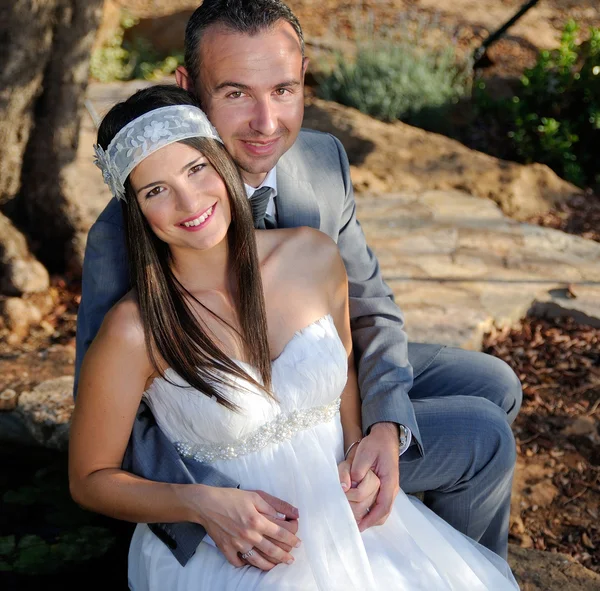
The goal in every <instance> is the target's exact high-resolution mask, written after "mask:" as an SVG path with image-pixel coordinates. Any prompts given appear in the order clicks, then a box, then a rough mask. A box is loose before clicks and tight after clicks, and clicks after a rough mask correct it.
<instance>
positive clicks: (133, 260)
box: [98, 86, 271, 410]
mask: <svg viewBox="0 0 600 591" xmlns="http://www.w3.org/2000/svg"><path fill="white" fill-rule="evenodd" d="M172 104H195V101H194V99H193V97H191V96H190V95H189V94H188V93H187V92H185V91H184V90H182V89H180V88H177V87H172V86H154V87H151V88H148V89H145V90H142V91H139V92H137V93H136V94H135V95H133V96H132V97H131V98H130V99H128V100H127V101H125V102H123V103H119V104H118V105H115V107H113V109H111V111H109V113H108V114H107V115H106V117H105V118H104V120H103V121H102V124H101V126H100V129H99V131H98V143H99V144H100V145H101V146H102V147H103V148H105V149H106V147H107V146H108V144H109V143H110V141H111V140H112V138H113V137H114V136H115V135H116V133H117V132H118V131H119V129H121V128H122V127H124V126H125V125H126V124H127V123H128V122H129V121H132V120H133V119H136V118H137V117H139V116H140V115H142V114H143V113H145V112H148V111H150V110H153V109H156V108H159V107H164V106H169V105H172ZM181 143H184V144H186V145H188V146H191V147H192V148H195V149H196V150H198V151H199V152H201V153H202V154H203V155H204V156H205V157H206V159H207V160H208V161H209V163H210V164H211V165H212V166H213V167H214V169H215V170H216V171H217V173H218V174H219V175H220V176H221V178H222V179H223V181H224V183H225V187H226V189H227V192H228V194H229V202H230V207H231V224H230V226H229V230H228V233H227V241H228V256H229V272H230V273H231V279H232V285H233V294H232V296H233V299H234V303H235V307H236V312H237V316H238V323H239V330H236V332H237V333H238V336H239V338H240V340H241V341H242V344H243V350H244V353H245V356H246V359H247V360H248V363H250V365H251V366H253V367H254V368H255V369H256V370H257V371H258V375H259V376H260V380H261V381H257V380H256V379H255V378H254V377H252V376H251V375H250V374H249V373H248V372H247V371H245V370H244V369H243V368H242V367H240V365H239V364H238V363H236V361H235V360H234V359H231V358H230V357H228V356H227V355H226V354H225V353H224V352H223V351H222V350H221V348H220V347H219V346H218V345H217V344H216V343H215V342H214V341H213V340H211V338H210V336H209V334H208V332H207V330H206V329H205V328H204V327H203V326H202V324H201V322H200V321H199V319H198V317H197V315H196V314H194V312H193V309H192V305H191V304H192V302H196V303H197V304H198V305H200V306H201V307H202V308H204V309H205V310H206V311H207V312H208V313H210V314H212V315H213V316H216V317H217V318H219V317H218V316H217V315H216V314H215V313H214V312H213V311H211V310H210V309H208V308H207V307H206V306H205V305H203V304H202V302H200V301H199V300H198V299H197V298H195V297H194V296H193V295H192V294H191V293H190V292H189V291H188V290H187V289H186V288H185V286H184V285H182V284H181V282H180V281H179V280H178V279H177V277H176V276H175V274H174V273H173V271H172V267H171V263H172V258H171V251H170V249H169V246H168V244H166V243H165V242H163V241H162V240H160V239H159V238H158V237H157V236H156V234H154V232H153V231H152V229H151V227H150V225H149V224H148V222H147V220H146V218H145V217H144V215H143V213H142V211H141V208H140V205H139V203H138V201H137V198H136V195H135V193H134V192H133V189H132V187H131V184H130V183H129V180H127V181H126V201H125V202H124V203H123V217H124V221H125V235H126V240H127V256H128V263H129V274H130V287H131V288H133V289H135V292H136V295H137V299H138V303H139V308H140V315H141V319H142V323H143V327H144V334H145V338H146V347H147V350H148V355H149V357H150V360H151V362H152V365H153V366H154V368H155V370H156V372H157V373H158V374H159V375H160V376H161V377H163V378H164V379H167V380H168V377H167V376H166V375H165V372H164V369H163V363H166V366H167V367H170V368H171V369H173V370H174V371H175V372H176V373H177V374H178V375H179V376H180V377H181V378H183V379H184V380H185V381H186V382H187V383H188V384H189V385H190V386H191V387H192V388H195V389H197V390H198V391H200V392H202V393H203V394H206V395H207V396H214V397H215V398H216V400H217V401H218V402H219V403H221V404H223V405H224V406H226V407H228V408H230V409H232V410H235V409H237V406H236V405H235V404H234V403H232V402H231V401H230V400H229V399H228V398H227V396H226V394H225V392H226V390H227V388H228V387H231V386H232V385H233V384H234V378H241V379H242V380H246V381H248V382H249V383H251V384H253V385H255V386H257V387H259V388H260V389H262V390H263V391H264V392H265V393H266V394H268V395H271V393H270V389H271V356H270V351H269V342H268V337H267V319H266V312H265V300H264V294H263V289H262V281H261V275H260V269H259V262H258V254H257V249H256V241H255V237H254V227H253V222H252V213H251V209H250V204H249V202H248V199H247V197H246V192H245V190H244V185H243V181H242V178H241V176H240V173H239V171H238V169H237V167H236V165H235V163H234V162H233V160H232V159H231V156H230V155H229V154H228V152H227V150H226V149H225V147H224V146H223V145H222V144H221V143H220V142H218V141H216V140H213V139H209V138H190V139H185V140H181ZM221 321H223V322H225V321H224V320H223V319H221ZM225 323H226V324H228V326H230V327H231V325H230V324H229V323H227V322H225ZM231 328H233V327H231ZM169 381H170V382H171V383H173V382H172V381H171V380H169ZM261 382H262V383H261ZM237 387H238V388H239V385H238V386H237Z"/></svg>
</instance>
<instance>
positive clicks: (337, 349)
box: [129, 316, 518, 591]
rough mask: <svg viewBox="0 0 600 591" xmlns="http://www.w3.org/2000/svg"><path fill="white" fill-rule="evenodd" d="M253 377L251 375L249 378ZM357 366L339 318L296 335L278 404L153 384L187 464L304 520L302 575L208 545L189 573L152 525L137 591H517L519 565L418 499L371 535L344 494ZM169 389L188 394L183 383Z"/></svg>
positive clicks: (136, 574)
mask: <svg viewBox="0 0 600 591" xmlns="http://www.w3.org/2000/svg"><path fill="white" fill-rule="evenodd" d="M247 369H248V371H252V370H251V368H249V367H248V368H247ZM346 371H347V358H346V352H345V350H344V347H343V345H342V343H341V341H340V339H339V337H338V334H337V332H336V329H335V325H334V323H333V320H332V318H331V317H330V316H325V317H324V318H321V319H320V320H318V321H316V322H314V323H313V324H311V325H309V326H307V327H306V328H305V329H303V330H301V331H299V332H297V333H296V334H295V335H294V337H293V338H292V340H291V341H290V342H289V343H288V345H287V346H286V347H285V349H284V351H283V352H282V353H281V355H280V356H279V357H278V358H277V359H276V360H275V361H274V362H273V391H274V393H275V395H276V396H277V398H278V401H279V402H278V403H276V402H273V401H271V400H269V399H268V398H267V397H266V396H265V395H264V394H262V393H260V392H257V391H254V390H253V391H250V392H249V391H248V390H247V389H240V391H232V392H230V393H229V398H230V399H231V400H233V401H235V402H236V403H237V404H238V405H239V406H240V407H241V409H242V410H243V412H241V413H234V412H231V411H229V410H227V409H226V408H225V407H224V406H222V405H219V404H218V403H217V402H216V401H215V400H214V399H212V398H208V397H207V396H205V395H203V394H201V393H199V392H197V391H195V390H192V389H190V388H187V389H182V388H178V387H175V386H173V385H172V384H170V383H169V382H167V381H166V380H164V379H162V378H158V379H156V380H154V382H153V383H152V385H151V386H150V388H149V389H148V390H147V391H146V393H145V394H144V396H145V398H146V399H147V400H148V403H149V404H150V405H151V407H152V410H153V411H154V416H155V417H156V420H157V422H158V424H159V426H160V427H161V429H162V430H163V431H164V432H165V433H166V434H167V436H168V437H169V439H171V441H173V442H176V443H177V446H178V449H179V451H180V453H181V454H184V455H185V454H187V455H195V457H196V458H197V459H199V460H201V461H205V462H206V461H209V462H212V464H213V465H214V467H215V468H217V469H218V470H220V471H221V472H223V473H225V474H227V475H228V476H230V477H231V478H233V479H234V480H236V481H237V482H239V483H240V484H241V487H242V488H244V489H261V490H264V491H266V492H268V493H270V494H272V495H275V496H277V497H279V498H281V499H284V500H286V501H288V502H290V503H292V504H293V505H295V506H296V507H298V509H299V511H300V520H299V533H298V536H299V537H300V539H301V540H302V546H301V547H300V548H298V549H295V550H293V551H292V553H293V556H294V557H295V562H294V564H293V565H291V566H288V565H278V566H276V567H275V568H274V569H272V570H271V571H269V572H267V573H265V572H262V571H260V570H258V569H257V568H254V567H250V566H246V567H243V568H236V567H233V566H232V565H230V564H229V563H228V562H227V560H226V559H225V557H224V555H223V554H222V553H221V552H220V551H219V550H218V549H217V548H216V547H215V546H214V545H211V544H210V543H207V542H202V543H201V544H200V545H199V547H198V550H197V551H196V553H195V554H194V556H193V557H192V558H191V559H190V561H189V562H188V564H187V565H186V566H185V567H181V565H180V564H179V563H178V562H177V560H176V559H175V558H174V557H173V555H172V554H171V552H170V551H169V549H168V548H167V546H166V545H165V544H164V543H163V542H161V541H160V540H159V539H158V538H157V537H156V536H154V534H153V533H152V532H151V531H150V530H149V529H148V527H147V526H146V525H144V524H139V525H138V526H137V527H136V530H135V533H134V536H133V539H132V541H131V546H130V550H129V584H130V588H131V589H133V590H134V591H142V590H146V589H151V590H156V591H166V590H169V591H170V590H179V591H192V590H206V591H230V590H234V589H235V590H239V591H252V590H258V589H260V590H272V591H292V590H298V591H300V590H301V591H313V590H314V591H316V590H319V591H338V590H339V591H367V590H382V589H383V590H385V591H392V590H403V591H404V590H406V591H413V590H415V591H416V590H423V591H434V590H442V589H443V590H450V589H452V590H456V591H467V590H468V591H475V590H477V591H479V590H482V591H483V590H488V591H503V590H513V589H518V586H517V584H516V582H515V580H514V578H513V576H512V573H511V572H510V569H509V568H508V565H507V564H506V563H505V562H504V561H503V560H501V559H500V558H499V557H498V556H496V555H495V554H493V553H492V552H490V551H489V550H487V549H486V548H483V547H482V546H480V545H479V544H476V543H475V542H473V541H471V540H469V539H468V538H467V537H465V536H463V535H462V534H460V533H458V532H457V531H456V530H454V529H453V528H451V527H450V526H449V525H448V524H446V522H444V521H442V520H441V519H440V518H439V517H437V516H436V515H435V514H434V513H432V512H431V511H429V509H427V508H426V507H425V506H424V505H423V504H422V503H421V502H419V501H418V500H416V499H414V498H412V497H408V496H407V495H405V494H404V493H403V492H400V493H399V494H398V497H397V499H396V501H395V505H394V509H393V511H392V514H391V515H390V517H389V518H388V520H387V521H386V523H385V524H384V525H382V526H379V527H373V528H371V529H369V530H367V531H366V532H364V533H362V534H361V533H360V532H359V530H358V527H357V525H356V522H355V520H354V518H353V515H352V512H351V510H350V506H349V504H348V501H347V500H346V497H345V495H344V492H343V491H342V488H341V486H340V483H339V478H338V470H337V464H338V462H340V461H341V460H342V458H343V449H342V448H343V441H342V427H341V423H340V417H339V410H338V409H339V397H340V394H341V392H342V390H343V388H344V385H345V383H346ZM168 377H169V379H171V380H172V381H174V382H175V383H179V384H184V382H183V381H182V380H181V378H180V377H179V376H177V375H176V374H175V372H173V371H170V372H169V374H168Z"/></svg>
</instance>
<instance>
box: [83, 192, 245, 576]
mask: <svg viewBox="0 0 600 591" xmlns="http://www.w3.org/2000/svg"><path fill="white" fill-rule="evenodd" d="M128 287H129V280H128V269H127V254H126V246H125V235H124V232H123V220H122V213H121V206H120V204H119V203H118V202H117V201H116V199H112V200H111V202H110V203H109V204H108V206H107V207H106V209H105V210H104V211H103V212H102V214H101V215H100V217H99V218H98V221H96V223H95V224H94V225H93V226H92V228H91V230H90V232H89V235H88V240H87V245H86V249H85V258H84V263H83V283H82V289H81V303H80V306H79V312H78V315H77V334H76V364H75V394H76V393H77V384H78V380H79V371H80V369H81V362H82V360H83V357H84V355H85V353H86V351H87V350H88V348H89V346H90V343H91V342H92V341H93V340H94V337H95V336H96V334H97V333H98V330H99V329H100V325H101V324H102V321H103V320H104V316H105V315H106V313H107V312H108V310H109V309H110V308H111V307H112V306H113V305H114V304H115V303H116V302H117V301H118V300H119V299H120V298H121V297H123V295H125V293H126V292H127V290H128ZM122 467H123V470H126V471H127V472H131V473H133V474H136V475H137V476H141V477H142V478H147V479H149V480H155V481H160V482H172V483H180V484H193V483H201V484H206V485H209V486H222V487H237V486H238V483H237V482H235V481H234V480H231V479H230V478H228V477H227V476H225V475H224V474H222V473H221V472H219V471H217V470H215V469H214V468H213V467H212V466H210V465H208V464H201V463H199V462H195V461H192V460H189V461H188V460H186V461H183V460H181V458H180V456H179V454H178V453H177V450H176V449H175V446H174V445H173V444H172V443H171V442H170V441H169V440H168V439H167V437H166V436H165V435H164V433H162V431H161V430H160V428H159V427H158V425H157V423H156V420H155V419H154V416H153V414H152V412H151V410H150V408H149V407H148V406H147V405H146V404H145V403H143V402H142V404H141V405H140V408H139V411H138V413H137V416H136V418H135V421H134V424H133V430H132V433H131V437H130V439H129V443H128V446H127V450H126V452H125V456H124V458H123V465H122ZM149 526H150V528H151V529H152V531H153V532H154V533H155V534H156V535H157V536H158V537H159V538H160V539H161V540H162V541H163V542H165V544H167V546H168V547H169V548H170V550H171V551H172V552H173V554H174V555H175V557H176V558H177V560H178V561H179V562H180V563H181V564H182V565H185V563H186V562H187V561H188V560H189V558H190V557H191V556H192V555H193V554H194V552H195V550H196V548H197V546H198V544H199V543H200V542H201V541H202V539H203V538H204V536H205V535H206V530H205V529H204V528H203V527H202V526H201V525H199V524H196V523H166V524H165V523H155V524H149Z"/></svg>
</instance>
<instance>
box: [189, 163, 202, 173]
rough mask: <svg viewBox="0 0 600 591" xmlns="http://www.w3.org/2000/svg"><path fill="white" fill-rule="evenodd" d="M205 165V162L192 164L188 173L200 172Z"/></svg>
mask: <svg viewBox="0 0 600 591" xmlns="http://www.w3.org/2000/svg"><path fill="white" fill-rule="evenodd" d="M205 166H206V163H205V162H202V163H201V164H196V165H194V166H192V168H190V174H194V173H195V172H200V171H201V170H202V169H203V168H204V167H205Z"/></svg>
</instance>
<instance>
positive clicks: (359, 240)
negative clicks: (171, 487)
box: [76, 0, 521, 564]
mask: <svg viewBox="0 0 600 591" xmlns="http://www.w3.org/2000/svg"><path fill="white" fill-rule="evenodd" d="M185 64H186V67H185V68H183V67H181V68H179V69H178V71H177V83H178V84H179V85H180V86H182V87H183V88H186V89H188V90H189V91H191V92H193V93H194V94H196V95H197V96H198V98H199V99H200V101H201V104H202V107H203V109H204V110H205V111H206V113H207V115H208V117H209V118H210V120H211V121H212V123H213V124H214V125H215V127H216V128H217V130H218V132H219V134H220V135H221V137H222V139H223V142H224V144H225V146H226V147H227V149H228V150H229V152H230V153H231V155H232V157H233V158H234V160H235V161H236V163H237V164H238V166H239V167H240V169H241V172H242V176H243V178H244V181H245V183H246V189H247V192H248V195H249V197H250V198H251V200H252V201H253V211H254V213H255V215H256V219H255V222H256V224H257V227H262V228H265V227H266V228H271V227H294V226H312V227H314V228H318V229H320V230H321V231H323V232H325V233H327V234H328V235H329V236H331V237H332V238H333V239H334V240H335V241H336V242H337V244H338V246H339V249H340V252H341V255H342V257H343V259H344V263H345V265H346V269H347V273H348V279H349V291H350V313H351V321H352V336H353V341H354V352H355V357H356V360H357V366H358V376H359V384H360V390H361V397H362V417H363V433H364V437H363V439H362V440H361V441H360V442H358V443H357V444H356V445H355V446H354V449H353V450H351V454H350V458H351V462H352V471H351V476H352V480H354V481H355V482H359V483H360V482H362V481H363V479H364V478H365V475H366V474H367V472H368V471H369V470H373V471H374V472H375V473H376V474H377V476H378V477H379V480H380V483H381V486H380V489H379V491H378V494H377V500H376V502H375V504H374V505H373V506H372V508H371V509H370V511H369V512H367V514H366V516H365V517H364V518H363V519H362V521H361V529H366V528H367V527H370V526H373V525H377V524H378V523H380V522H381V521H382V520H384V519H385V517H386V516H387V514H388V513H389V511H390V509H391V505H392V502H393V499H394V497H395V494H396V492H397V490H398V484H400V485H401V487H402V489H403V490H404V491H405V492H407V493H413V492H421V491H425V498H424V500H425V503H426V504H427V505H428V506H429V507H430V508H432V509H433V510H434V511H436V513H438V515H440V516H441V517H442V518H444V519H445V520H446V521H447V522H449V523H450V524H451V525H453V526H454V527H456V528H457V529H458V530H460V531H462V532H464V533H465V534H467V535H468V536H470V537H471V538H473V539H475V540H477V541H479V542H481V543H482V544H484V545H485V546H487V547H488V548H490V549H492V550H493V551H495V552H497V553H498V554H499V555H501V556H503V557H506V554H507V540H508V516H509V508H510V492H511V482H512V474H513V470H514V462H515V446H514V439H513V437H512V433H511V429H510V423H511V422H512V421H513V420H514V418H515V416H516V414H517V412H518V410H519V407H520V404H521V387H520V384H519V381H518V379H517V377H516V376H515V374H514V373H513V372H512V371H511V370H510V368H509V367H508V366H507V365H506V364H504V363H503V362H502V361H500V360H498V359H496V358H493V357H490V356H487V355H484V354H482V353H476V352H469V351H463V350H460V349H453V348H449V347H443V346H441V345H427V344H416V343H408V342H407V338H406V335H405V333H404V331H403V325H404V320H403V317H402V313H401V312H400V310H399V309H398V307H397V306H396V305H395V304H394V302H393V296H392V293H391V291H390V289H389V288H388V286H387V285H386V284H385V283H384V282H383V280H382V277H381V274H380V271H379V266H378V263H377V259H376V258H375V256H374V255H373V253H372V252H371V251H370V250H369V248H368V246H367V244H366V242H365V238H364V236H363V233H362V230H361V228H360V225H359V223H358V221H357V219H356V211H355V210H356V205H355V201H354V196H353V192H352V184H351V180H350V175H349V164H348V159H347V156H346V153H345V151H344V149H343V147H342V146H341V144H340V142H339V141H338V140H337V139H336V138H335V137H333V136H331V135H329V134H323V133H319V132H315V131H310V130H304V129H303V130H301V129H300V126H301V123H302V118H303V109H304V106H303V105H304V101H303V99H304V97H303V90H304V88H303V86H304V74H305V72H306V67H307V59H306V58H305V57H304V40H303V36H302V30H301V28H300V24H299V23H298V20H297V19H296V17H295V16H294V15H293V13H292V12H291V11H290V10H289V8H288V7H287V6H286V5H284V4H283V3H282V2H280V1H279V0H254V1H252V2H249V1H247V0H204V3H203V4H202V5H201V6H200V7H199V8H198V9H197V10H196V11H195V12H194V14H193V15H192V17H191V18H190V21H189V23H188V26H187V30H186V39H185ZM127 289H128V281H127V268H126V256H125V242H124V237H123V229H122V218H121V210H120V206H119V204H118V203H117V202H116V200H115V199H113V200H111V202H110V203H109V205H108V206H107V208H106V209H105V210H104V212H103V213H102V214H101V215H100V217H99V219H98V221H97V222H96V223H95V224H94V226H93V227H92V229H91V231H90V234H89V237H88V244H87V249H86V256H85V262H84V275H83V290H82V291H83V293H82V300H81V306H80V310H79V317H78V324H77V365H76V377H77V375H78V372H79V367H80V365H81V361H82V359H83V356H84V354H85V351H86V350H87V348H88V346H89V344H90V342H91V341H92V339H93V338H94V336H95V335H96V333H97V331H98V329H99V327H100V324H101V323H102V319H103V317H104V315H105V313H106V312H107V311H108V309H109V308H110V307H111V306H112V305H113V304H114V303H115V302H116V301H117V300H118V299H119V298H120V297H122V296H123V295H124V293H125V292H126V291H127ZM399 455H400V461H399V462H398V456H399ZM123 467H124V469H126V470H129V471H132V472H134V473H136V474H138V475H140V476H145V477H148V478H152V479H153V480H163V481H171V482H180V483H181V482H202V483H204V484H211V485H214V486H237V483H236V482H232V481H229V480H228V479H227V478H226V477H225V476H224V475H222V474H220V473H219V472H217V471H216V470H214V469H213V468H212V467H211V466H208V465H203V464H198V463H195V462H194V461H188V460H183V459H181V458H179V457H178V455H177V453H176V451H175V450H174V448H173V447H172V446H171V445H170V443H169V442H168V441H167V440H166V439H165V437H164V435H162V433H161V432H160V430H159V429H158V427H157V426H156V423H155V422H154V420H153V417H152V414H151V412H150V410H149V409H148V407H147V406H146V405H145V404H143V403H142V405H141V406H140V411H139V412H138V417H137V419H136V422H135V424H134V427H133V433H132V438H131V441H130V444H129V447H128V450H127V452H126V456H125V459H124V464H123ZM307 469H308V467H307ZM152 527H153V531H154V532H155V533H156V534H157V535H158V536H159V537H160V538H161V539H162V540H163V541H165V543H167V544H168V545H169V547H170V548H171V549H172V551H173V553H174V555H175V556H176V557H177V559H178V560H179V561H180V562H181V563H182V564H185V562H186V561H187V560H188V559H189V558H190V556H191V555H192V554H193V553H194V551H195V548H196V547H197V545H198V543H199V542H200V541H201V540H202V538H203V536H204V535H205V533H206V532H205V530H204V529H203V528H202V527H201V526H199V525H197V524H189V523H186V524H153V526H152ZM210 527H211V524H207V529H208V530H209V532H210Z"/></svg>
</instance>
